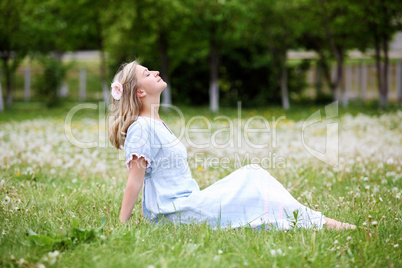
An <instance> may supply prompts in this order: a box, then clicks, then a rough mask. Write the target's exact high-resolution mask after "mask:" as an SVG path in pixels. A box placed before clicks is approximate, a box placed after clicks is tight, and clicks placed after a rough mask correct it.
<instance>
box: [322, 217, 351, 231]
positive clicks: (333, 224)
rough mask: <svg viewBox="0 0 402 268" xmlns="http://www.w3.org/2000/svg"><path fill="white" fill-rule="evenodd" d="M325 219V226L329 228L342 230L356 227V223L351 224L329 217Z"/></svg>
mask: <svg viewBox="0 0 402 268" xmlns="http://www.w3.org/2000/svg"><path fill="white" fill-rule="evenodd" d="M324 219H325V222H326V224H325V227H327V229H335V230H342V229H356V225H353V224H349V223H346V222H340V221H337V220H334V219H330V218H327V217H324Z"/></svg>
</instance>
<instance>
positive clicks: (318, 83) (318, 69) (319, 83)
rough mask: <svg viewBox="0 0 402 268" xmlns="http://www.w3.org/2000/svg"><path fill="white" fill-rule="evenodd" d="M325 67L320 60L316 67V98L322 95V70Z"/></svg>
mask: <svg viewBox="0 0 402 268" xmlns="http://www.w3.org/2000/svg"><path fill="white" fill-rule="evenodd" d="M323 69H324V68H323V67H322V66H321V62H320V61H318V62H317V63H316V67H315V92H316V94H315V95H316V98H317V97H320V96H321V95H322V71H323Z"/></svg>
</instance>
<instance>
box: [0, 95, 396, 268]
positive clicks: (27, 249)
mask: <svg viewBox="0 0 402 268" xmlns="http://www.w3.org/2000/svg"><path fill="white" fill-rule="evenodd" d="M77 104H78V103H65V104H64V106H63V107H60V108H57V109H46V108H45V106H44V105H43V104H41V103H32V104H27V103H23V102H21V103H16V104H15V106H14V107H13V108H12V109H9V110H7V111H6V112H4V113H0V181H1V185H0V198H1V202H0V213H1V216H0V231H1V232H2V234H1V236H0V252H1V253H0V266H1V267H18V266H19V267H133V266H134V267H243V266H250V267H310V266H311V267H326V266H330V267H334V266H335V267H349V266H350V267H385V266H386V267H401V266H402V258H401V243H402V228H401V227H402V224H401V218H402V213H401V212H402V210H401V208H402V206H401V199H400V196H401V177H402V176H401V174H402V171H401V163H402V157H401V156H402V125H401V124H400V122H402V110H401V107H400V106H397V105H394V106H391V107H390V108H389V109H387V110H377V109H376V108H373V107H369V106H362V105H351V106H350V108H347V109H342V108H340V109H339V115H338V117H337V122H339V133H340V136H339V140H340V148H339V159H340V160H339V164H338V166H337V167H331V166H329V165H326V164H325V163H322V162H320V161H318V160H317V161H315V160H314V159H312V158H311V157H310V158H309V157H307V154H306V152H305V151H304V150H303V149H302V148H301V147H300V145H299V144H297V142H295V141H296V140H297V137H298V134H297V131H299V126H300V124H301V123H302V122H303V121H304V120H306V119H307V118H308V116H309V115H311V114H312V113H314V112H315V111H316V110H318V109H321V110H322V112H323V108H324V106H321V107H320V106H311V107H295V108H292V109H291V110H290V111H287V112H284V111H283V110H282V109H281V108H279V107H271V108H264V109H263V108H259V109H247V110H245V109H243V110H242V115H241V122H242V124H244V121H246V120H247V119H248V118H250V117H252V116H255V115H262V116H264V117H266V118H268V119H270V118H271V117H276V118H278V117H279V116H281V115H284V116H286V120H284V121H283V123H282V125H280V128H279V130H278V136H279V137H280V140H279V141H280V143H279V145H278V147H277V148H275V151H276V152H277V153H278V154H280V155H282V156H283V157H284V158H285V159H286V167H282V168H276V167H268V168H266V169H267V170H268V171H269V172H270V173H271V174H272V175H273V176H274V177H275V178H277V179H278V181H280V182H281V183H282V184H283V185H284V186H285V187H286V188H287V189H288V190H289V191H290V192H291V194H292V195H293V196H294V197H295V198H297V199H298V200H299V201H300V202H301V203H303V204H305V205H307V206H309V207H311V208H313V209H317V210H319V211H321V212H322V213H323V214H324V215H325V216H327V217H330V218H335V219H337V220H340V221H347V222H350V223H353V224H356V225H357V226H359V228H358V229H357V230H347V231H333V230H330V231H329V230H319V231H315V230H305V229H291V230H288V231H257V230H253V229H250V228H242V229H235V230H219V229H218V230H212V229H210V228H208V226H206V225H183V226H179V225H171V224H158V225H155V224H152V223H149V222H146V221H144V220H142V219H141V216H140V215H141V213H140V206H139V204H138V203H137V205H136V206H135V208H134V211H133V217H132V218H131V219H130V220H129V222H128V223H127V224H121V223H119V220H118V216H119V213H120V206H121V201H122V197H123V191H124V188H125V182H126V179H127V175H128V171H127V169H126V167H125V166H124V162H125V160H124V158H121V153H117V150H116V149H114V148H111V147H110V146H103V147H102V146H99V144H106V143H105V136H102V137H101V138H99V135H98V134H99V125H100V123H99V121H98V118H99V114H98V110H91V109H86V110H81V111H79V112H77V113H76V115H75V116H74V118H73V122H72V129H73V133H74V135H75V137H78V138H79V139H80V140H81V141H93V140H95V141H96V139H98V140H97V141H98V142H99V143H98V145H97V146H94V147H91V148H79V147H77V146H74V145H73V144H72V143H71V142H70V141H68V140H67V136H66V134H65V125H64V124H65V116H66V114H67V112H68V111H70V110H71V108H72V107H74V106H75V105H77ZM95 104H97V103H95ZM180 108H181V111H182V112H183V114H184V116H185V119H186V121H187V120H188V119H190V118H191V117H193V116H199V115H202V116H205V118H207V119H210V120H211V121H212V122H213V128H214V129H217V128H219V127H220V125H219V122H215V121H214V117H215V116H216V115H218V114H211V113H210V112H208V110H207V108H202V107H201V108H192V107H180ZM237 114H238V111H237V110H236V109H229V108H225V109H221V110H220V112H219V115H227V116H229V117H230V118H236V116H237ZM161 117H162V119H164V120H165V122H167V123H168V125H169V126H170V127H171V129H172V130H173V132H175V133H176V134H177V133H178V131H179V127H178V126H177V124H176V123H177V115H176V114H174V113H172V112H162V113H161ZM312 135H313V136H312V140H315V141H316V142H317V143H319V142H320V141H321V140H320V138H321V135H322V133H321V131H320V130H319V129H318V130H317V131H315V132H313V134H312ZM78 138H77V139H78ZM258 138H260V139H264V137H257V139H258ZM106 139H107V138H106ZM198 139H200V140H201V139H203V137H199V138H198ZM291 141H293V142H291ZM187 145H188V144H186V146H187ZM352 148H353V150H352ZM188 149H189V163H191V164H190V167H191V171H192V174H193V177H194V178H195V179H196V180H197V182H198V183H199V185H200V187H201V188H205V187H207V186H208V185H210V184H212V183H213V182H215V181H217V180H219V179H221V178H223V177H224V176H226V175H228V174H230V173H231V172H233V171H234V170H235V169H236V168H237V166H236V165H235V163H234V162H231V163H230V167H229V168H227V169H219V168H216V167H213V166H203V165H200V164H197V163H196V162H194V159H193V154H194V153H196V152H197V150H195V149H191V148H188ZM242 149H247V148H245V147H244V148H243V147H242ZM236 150H238V149H236V148H235V149H233V148H231V149H223V150H221V151H219V152H218V151H216V150H210V151H208V152H204V153H205V155H206V156H209V157H210V156H215V155H218V156H219V157H221V155H223V156H226V155H227V156H229V155H232V154H233V152H235V151H236ZM250 153H252V154H254V155H256V156H258V157H262V156H263V155H264V154H265V153H266V152H263V151H250ZM232 160H233V159H232ZM136 221H139V223H138V224H136Z"/></svg>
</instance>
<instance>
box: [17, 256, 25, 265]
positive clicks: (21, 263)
mask: <svg viewBox="0 0 402 268" xmlns="http://www.w3.org/2000/svg"><path fill="white" fill-rule="evenodd" d="M24 262H25V260H24V259H23V258H21V259H20V260H19V261H17V264H18V266H22V265H23V264H24Z"/></svg>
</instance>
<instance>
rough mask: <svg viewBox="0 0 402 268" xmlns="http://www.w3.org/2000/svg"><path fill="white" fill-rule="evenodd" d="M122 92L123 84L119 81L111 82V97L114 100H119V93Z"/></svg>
mask: <svg viewBox="0 0 402 268" xmlns="http://www.w3.org/2000/svg"><path fill="white" fill-rule="evenodd" d="M122 94H123V85H122V84H120V83H119V82H117V81H116V82H113V83H112V97H113V99H115V100H120V98H121V95H122Z"/></svg>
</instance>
